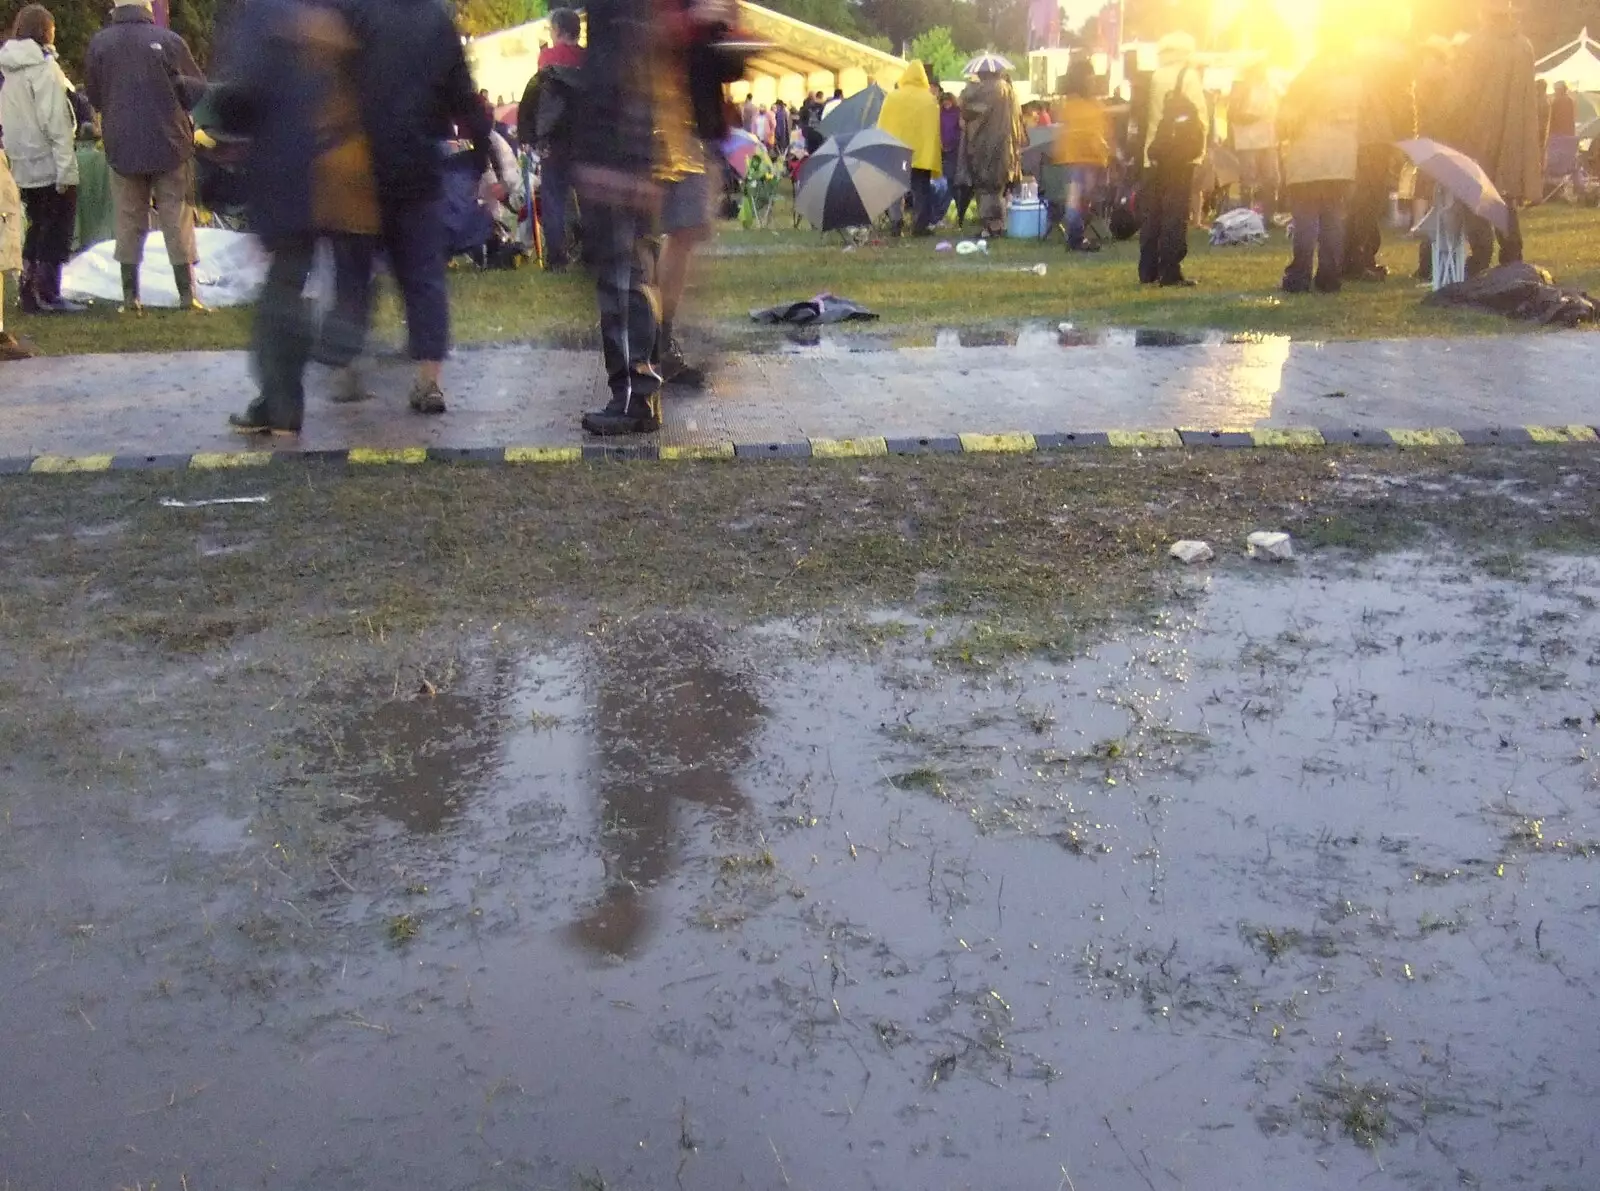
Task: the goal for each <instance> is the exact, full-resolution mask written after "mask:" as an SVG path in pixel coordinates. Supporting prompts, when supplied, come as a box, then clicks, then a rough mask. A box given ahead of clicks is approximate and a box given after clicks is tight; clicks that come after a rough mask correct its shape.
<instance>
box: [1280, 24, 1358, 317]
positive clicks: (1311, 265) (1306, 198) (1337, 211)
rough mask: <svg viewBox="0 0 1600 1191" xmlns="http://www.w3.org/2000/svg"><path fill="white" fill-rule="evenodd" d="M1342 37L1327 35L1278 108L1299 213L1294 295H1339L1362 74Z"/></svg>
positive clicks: (1289, 280)
mask: <svg viewBox="0 0 1600 1191" xmlns="http://www.w3.org/2000/svg"><path fill="white" fill-rule="evenodd" d="M1346 45H1347V43H1345V42H1344V41H1343V39H1342V38H1334V37H1333V36H1332V35H1331V34H1330V35H1329V37H1328V38H1326V39H1325V40H1324V43H1323V46H1322V48H1321V49H1320V50H1319V51H1318V53H1317V56H1316V57H1314V58H1313V59H1312V60H1311V61H1310V62H1309V63H1307V65H1306V68H1305V69H1304V70H1303V71H1301V72H1300V77H1298V78H1297V79H1295V81H1294V82H1293V83H1292V84H1290V86H1289V90H1288V92H1287V94H1285V95H1284V97H1283V104H1282V106H1281V107H1280V108H1279V109H1278V126H1279V128H1280V129H1281V130H1282V132H1283V136H1284V141H1285V147H1284V153H1283V173H1284V180H1285V181H1286V182H1287V183H1288V191H1289V208H1290V210H1291V211H1293V213H1294V258H1293V260H1291V261H1290V263H1289V267H1288V269H1287V270H1285V272H1284V274H1283V288H1284V290H1285V291H1286V292H1288V293H1291V294H1306V293H1310V292H1311V291H1312V290H1313V289H1315V290H1316V291H1317V292H1318V293H1323V294H1336V293H1338V292H1339V289H1340V286H1341V284H1342V281H1343V277H1344V239H1345V219H1346V216H1347V214H1348V211H1349V206H1350V196H1351V194H1352V193H1354V191H1355V184H1356V159H1357V151H1358V148H1359V141H1360V116H1361V80H1360V77H1359V75H1358V74H1357V73H1356V69H1355V65H1354V63H1353V62H1352V61H1351V60H1350V57H1349V54H1348V51H1347V49H1346Z"/></svg>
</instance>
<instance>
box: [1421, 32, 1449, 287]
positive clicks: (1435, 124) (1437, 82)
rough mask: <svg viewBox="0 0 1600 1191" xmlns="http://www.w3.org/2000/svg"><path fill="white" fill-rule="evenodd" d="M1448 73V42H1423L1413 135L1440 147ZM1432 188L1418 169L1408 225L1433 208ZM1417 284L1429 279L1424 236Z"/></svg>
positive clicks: (1444, 136) (1429, 243) (1445, 132)
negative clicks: (1414, 132)
mask: <svg viewBox="0 0 1600 1191" xmlns="http://www.w3.org/2000/svg"><path fill="white" fill-rule="evenodd" d="M1451 88H1452V79H1451V70H1450V51H1449V48H1448V43H1446V42H1444V41H1442V40H1437V41H1430V42H1427V43H1424V44H1423V46H1422V47H1421V49H1420V50H1419V58H1418V63H1417V81H1416V96H1417V135H1418V136H1420V137H1424V138H1426V139H1428V140H1431V141H1438V142H1439V143H1440V144H1449V143H1450V139H1451V138H1450V119H1451V115H1452V113H1451V110H1450V109H1451V102H1452V97H1451ZM1434 194H1435V187H1434V184H1433V180H1432V179H1431V178H1429V177H1428V176H1427V175H1426V174H1424V173H1422V172H1421V171H1420V170H1418V171H1417V172H1416V180H1415V182H1414V183H1413V185H1412V190H1411V222H1412V224H1413V226H1415V225H1417V224H1421V223H1422V221H1423V219H1424V218H1425V217H1426V216H1427V214H1428V209H1429V208H1430V207H1431V206H1432V205H1433V200H1434ZM1415 277H1416V280H1418V281H1431V280H1432V279H1433V240H1432V239H1431V238H1429V237H1428V235H1427V234H1426V233H1424V234H1422V235H1421V236H1419V238H1418V241H1417V271H1416V274H1415Z"/></svg>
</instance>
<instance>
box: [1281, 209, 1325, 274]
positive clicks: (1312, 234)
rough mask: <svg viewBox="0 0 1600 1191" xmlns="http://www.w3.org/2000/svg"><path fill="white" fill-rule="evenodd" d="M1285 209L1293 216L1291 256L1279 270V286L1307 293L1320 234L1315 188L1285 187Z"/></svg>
mask: <svg viewBox="0 0 1600 1191" xmlns="http://www.w3.org/2000/svg"><path fill="white" fill-rule="evenodd" d="M1287 193H1288V198H1289V211H1290V213H1291V214H1292V215H1293V216H1294V255H1293V257H1292V258H1291V259H1290V261H1289V267H1288V268H1287V269H1285V270H1284V271H1283V288H1284V289H1285V290H1286V291H1287V292H1289V293H1291V294H1309V293H1310V292H1311V269H1312V265H1313V263H1314V257H1315V255H1316V247H1317V237H1318V236H1319V235H1320V234H1321V231H1322V229H1321V227H1320V215H1321V212H1320V209H1319V208H1318V206H1317V203H1316V187H1315V186H1314V185H1310V184H1306V183H1300V184H1298V185H1290V186H1289V187H1288V188H1287Z"/></svg>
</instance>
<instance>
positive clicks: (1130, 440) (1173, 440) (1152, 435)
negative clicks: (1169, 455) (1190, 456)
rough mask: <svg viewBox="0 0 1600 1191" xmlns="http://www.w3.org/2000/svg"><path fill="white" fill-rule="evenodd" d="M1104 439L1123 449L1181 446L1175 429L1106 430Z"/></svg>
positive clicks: (1161, 448) (1135, 449) (1136, 449)
mask: <svg viewBox="0 0 1600 1191" xmlns="http://www.w3.org/2000/svg"><path fill="white" fill-rule="evenodd" d="M1106 441H1107V442H1108V443H1110V445H1111V446H1113V447H1116V448H1117V449H1118V450H1123V451H1161V450H1167V449H1168V448H1171V447H1181V446H1183V436H1182V435H1181V434H1179V433H1178V432H1177V431H1176V430H1108V431H1107V432H1106Z"/></svg>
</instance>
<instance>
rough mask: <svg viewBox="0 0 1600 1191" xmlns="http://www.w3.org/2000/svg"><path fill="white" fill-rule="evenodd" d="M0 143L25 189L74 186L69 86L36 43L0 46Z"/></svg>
mask: <svg viewBox="0 0 1600 1191" xmlns="http://www.w3.org/2000/svg"><path fill="white" fill-rule="evenodd" d="M0 76H4V80H5V81H4V84H3V85H0V142H3V143H4V144H5V149H6V156H7V157H9V158H10V159H11V173H12V175H13V176H14V177H15V178H16V180H17V185H18V186H20V187H21V188H22V189H24V190H34V189H36V188H38V187H41V186H76V185H77V184H78V154H77V133H78V118H77V114H76V113H75V112H74V111H73V107H72V100H71V98H70V93H71V91H72V84H71V83H69V82H67V76H66V75H65V74H64V73H63V72H62V70H61V67H60V66H59V65H58V64H57V62H56V59H55V54H54V53H47V52H46V51H45V50H43V49H41V48H40V47H39V43H38V42H36V41H32V40H28V39H23V40H21V41H8V42H6V43H5V45H3V46H0Z"/></svg>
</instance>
